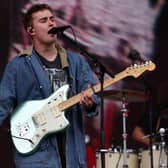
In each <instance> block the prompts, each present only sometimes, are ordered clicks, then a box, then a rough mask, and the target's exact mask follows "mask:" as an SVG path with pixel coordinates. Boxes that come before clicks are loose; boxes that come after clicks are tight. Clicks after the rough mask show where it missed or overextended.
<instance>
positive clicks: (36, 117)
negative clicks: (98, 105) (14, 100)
mask: <svg viewBox="0 0 168 168" xmlns="http://www.w3.org/2000/svg"><path fill="white" fill-rule="evenodd" d="M154 69H155V64H154V63H152V62H151V61H149V62H146V63H145V64H141V65H134V66H130V67H128V68H126V69H125V70H124V71H122V72H120V73H118V74H117V75H115V77H114V78H109V79H107V80H105V81H104V84H103V88H106V87H108V86H110V85H112V84H113V83H115V82H117V81H119V80H121V79H123V78H125V77H127V76H133V77H135V78H137V77H138V76H140V75H141V74H142V73H143V72H144V71H146V70H149V71H152V70H154ZM68 89H69V86H68V85H64V86H62V87H61V88H59V89H58V90H57V91H56V92H54V93H53V94H52V95H51V96H50V97H48V98H46V99H43V100H32V101H27V102H24V103H23V104H21V105H20V106H18V107H17V108H16V109H15V110H14V112H13V113H12V115H11V119H10V125H11V128H10V129H11V130H10V131H11V137H12V140H13V143H14V145H15V147H16V149H17V151H18V152H19V153H21V154H31V153H32V152H34V151H35V149H36V148H37V147H38V145H39V143H40V142H41V140H42V139H43V138H44V137H46V136H47V135H48V134H51V133H55V132H58V131H61V130H63V129H65V128H66V127H67V126H68V125H69V121H68V120H67V119H66V117H65V115H64V111H65V110H67V109H68V108H70V107H72V106H73V105H75V104H77V103H78V102H79V101H80V98H81V93H79V94H77V95H75V96H73V97H71V98H69V99H68V100H67V93H68ZM100 89H101V85H100V84H97V85H95V86H93V88H92V89H91V88H89V89H87V90H86V92H87V93H88V94H89V95H92V94H94V93H98V92H99V91H100ZM93 90H94V92H93Z"/></svg>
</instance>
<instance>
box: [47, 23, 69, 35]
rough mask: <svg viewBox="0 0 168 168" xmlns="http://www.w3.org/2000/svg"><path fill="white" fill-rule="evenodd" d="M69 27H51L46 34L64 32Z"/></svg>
mask: <svg viewBox="0 0 168 168" xmlns="http://www.w3.org/2000/svg"><path fill="white" fill-rule="evenodd" d="M70 27H71V26H70V25H67V26H60V27H53V28H51V29H50V30H49V31H48V34H57V33H61V32H64V31H65V30H66V29H68V28H70Z"/></svg>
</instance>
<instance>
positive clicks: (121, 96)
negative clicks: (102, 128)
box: [103, 89, 148, 168]
mask: <svg viewBox="0 0 168 168" xmlns="http://www.w3.org/2000/svg"><path fill="white" fill-rule="evenodd" d="M103 96H104V97H105V98H106V99H112V100H115V101H121V102H122V108H121V112H122V124H123V125H122V126H123V133H122V138H123V165H122V167H123V168H128V163H127V132H126V118H127V117H128V110H127V108H126V104H127V103H128V102H144V101H147V100H148V96H147V95H146V94H145V93H143V92H140V91H134V90H126V89H123V90H106V91H104V92H103ZM120 159H121V156H120V157H119V159H118V162H117V163H116V164H117V165H116V166H118V164H119V162H120Z"/></svg>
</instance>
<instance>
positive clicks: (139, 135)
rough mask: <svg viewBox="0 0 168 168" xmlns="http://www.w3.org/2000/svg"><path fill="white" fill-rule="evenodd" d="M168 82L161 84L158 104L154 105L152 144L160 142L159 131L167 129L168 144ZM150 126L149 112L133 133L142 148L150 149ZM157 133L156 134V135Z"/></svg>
mask: <svg viewBox="0 0 168 168" xmlns="http://www.w3.org/2000/svg"><path fill="white" fill-rule="evenodd" d="M167 90H168V81H166V82H164V83H161V85H160V86H159V89H158V94H157V99H156V101H157V102H156V103H154V105H152V106H153V107H152V122H153V123H152V125H153V128H152V129H153V130H152V133H154V134H153V135H157V136H153V137H152V142H153V143H155V142H160V138H158V137H160V136H159V129H160V128H164V129H165V136H164V140H165V141H166V144H168V130H167V128H168V95H167ZM149 128H150V126H149V112H146V113H144V116H143V117H142V118H141V119H140V121H139V123H138V124H137V125H136V126H135V128H134V129H133V132H132V138H133V140H135V141H136V142H138V144H139V145H140V146H142V147H149V145H150V132H151V131H150V129H149ZM155 133H156V134H155ZM146 135H149V136H146Z"/></svg>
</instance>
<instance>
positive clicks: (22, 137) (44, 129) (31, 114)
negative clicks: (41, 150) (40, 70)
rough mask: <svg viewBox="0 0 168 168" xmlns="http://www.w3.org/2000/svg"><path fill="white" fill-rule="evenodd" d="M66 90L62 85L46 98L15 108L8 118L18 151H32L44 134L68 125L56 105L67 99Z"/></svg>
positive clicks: (66, 87)
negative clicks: (9, 118)
mask: <svg viewBox="0 0 168 168" xmlns="http://www.w3.org/2000/svg"><path fill="white" fill-rule="evenodd" d="M68 90H69V86H68V85H64V86H62V87H61V88H59V89H58V90H57V91H56V92H54V93H53V94H52V95H51V96H50V97H48V98H47V99H43V100H33V101H27V102H25V103H23V104H21V105H20V106H18V107H17V108H16V109H15V111H14V112H13V114H12V116H11V120H10V125H11V137H12V141H13V143H14V145H15V147H16V149H17V151H18V152H19V153H21V154H30V153H32V152H33V151H34V150H35V149H36V148H37V146H38V145H39V143H40V141H41V140H42V139H43V138H44V137H45V136H47V135H48V134H51V133H54V132H58V131H61V130H64V129H65V128H66V127H67V126H68V125H69V121H68V120H67V119H66V118H65V115H64V112H63V111H61V110H60V109H59V107H58V104H59V103H60V102H62V101H65V100H66V99H67V94H68Z"/></svg>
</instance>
